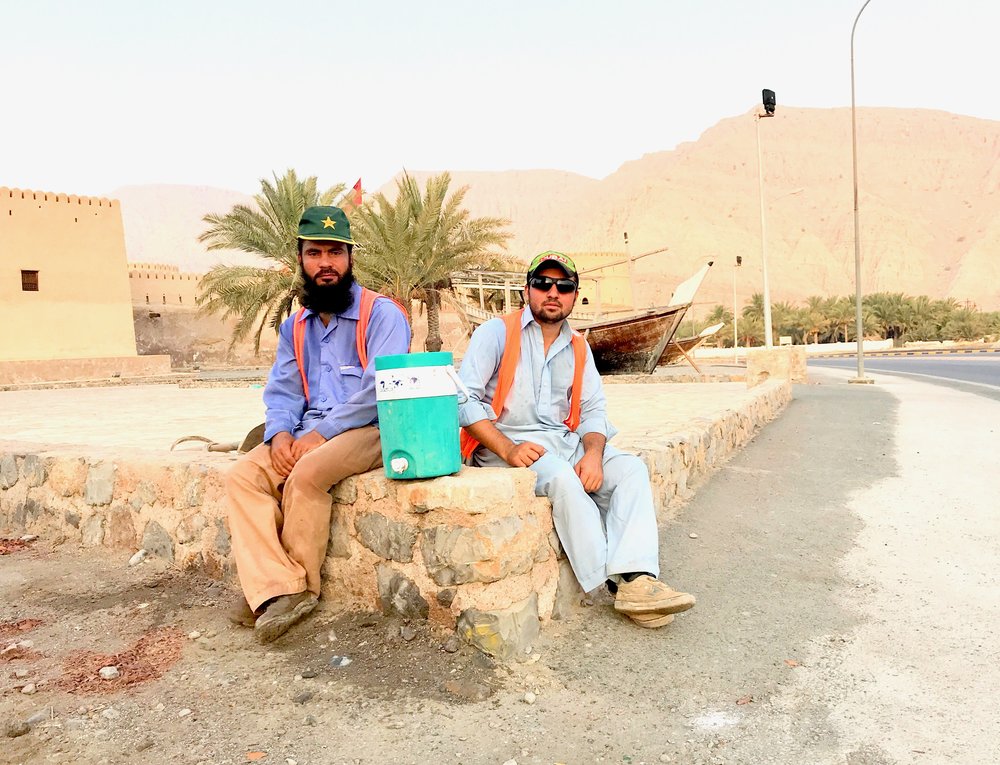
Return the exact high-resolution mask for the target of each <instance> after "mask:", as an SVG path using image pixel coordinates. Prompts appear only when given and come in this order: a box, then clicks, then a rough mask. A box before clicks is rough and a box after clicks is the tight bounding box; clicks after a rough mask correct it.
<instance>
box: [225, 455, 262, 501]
mask: <svg viewBox="0 0 1000 765" xmlns="http://www.w3.org/2000/svg"><path fill="white" fill-rule="evenodd" d="M263 472H264V471H263V470H262V469H261V467H260V465H257V464H256V463H255V462H253V461H252V460H250V459H247V457H246V455H244V456H242V457H240V458H239V459H238V460H237V461H236V464H235V465H233V466H232V468H230V469H229V471H228V472H227V473H226V479H225V487H226V493H231V492H232V490H233V489H237V490H239V489H251V488H257V487H258V485H259V483H260V478H261V475H262V474H263Z"/></svg>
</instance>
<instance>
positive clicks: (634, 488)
mask: <svg viewBox="0 0 1000 765" xmlns="http://www.w3.org/2000/svg"><path fill="white" fill-rule="evenodd" d="M582 457H583V444H582V443H581V444H580V446H579V447H577V450H576V452H575V453H574V454H573V456H572V457H571V458H570V459H569V460H565V459H562V458H561V457H557V456H555V455H554V454H552V453H546V454H544V455H543V456H542V457H541V458H540V459H539V460H538V461H536V462H535V464H533V465H532V466H531V470H533V471H534V472H535V474H536V476H537V479H536V481H535V494H536V495H537V496H539V497H548V498H549V500H550V501H551V502H552V520H553V522H554V523H555V527H556V533H557V534H558V535H559V542H560V543H561V544H562V546H563V549H564V550H565V551H566V556H567V557H568V558H569V562H570V565H571V566H572V567H573V573H574V574H576V578H577V581H578V582H579V583H580V586H581V587H582V588H583V589H584V591H586V592H590V591H591V590H593V589H595V588H597V587H598V586H600V585H601V584H603V583H604V581H605V580H606V579H608V578H609V577H611V576H613V575H615V574H625V573H629V572H631V571H645V572H648V573H650V574H652V575H653V576H659V574H660V564H659V538H658V536H657V528H656V509H655V508H654V507H653V494H652V491H651V490H650V487H649V473H648V472H647V471H646V465H645V464H644V463H643V461H642V460H640V459H639V458H638V457H636V456H635V455H632V454H627V453H626V452H622V451H619V450H618V449H615V448H614V447H613V446H610V445H608V446H605V447H604V482H603V483H602V484H601V487H600V488H599V489H598V490H597V491H595V492H594V493H592V494H588V493H587V492H586V491H584V489H583V484H582V483H580V479H579V477H578V476H577V475H576V473H575V472H574V470H573V466H574V465H576V463H577V462H579V461H580V459H581V458H582ZM475 464H477V465H480V466H482V467H506V466H507V463H506V462H504V461H503V460H502V459H500V458H499V457H498V456H497V455H495V454H493V453H492V452H490V451H488V450H486V449H479V450H478V451H477V452H476V454H475Z"/></svg>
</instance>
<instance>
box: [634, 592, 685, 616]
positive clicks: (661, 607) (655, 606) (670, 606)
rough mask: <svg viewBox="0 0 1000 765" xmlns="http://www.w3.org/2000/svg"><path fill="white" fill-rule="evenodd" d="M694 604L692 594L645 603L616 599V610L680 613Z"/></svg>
mask: <svg viewBox="0 0 1000 765" xmlns="http://www.w3.org/2000/svg"><path fill="white" fill-rule="evenodd" d="M694 604H695V600H694V598H692V597H691V596H690V595H684V596H682V597H674V598H667V599H666V600H661V601H653V602H648V601H647V602H644V603H636V602H634V601H628V600H622V601H620V600H618V599H616V600H615V611H621V612H622V613H626V614H679V613H681V611H687V610H688V609H689V608H693V607H694Z"/></svg>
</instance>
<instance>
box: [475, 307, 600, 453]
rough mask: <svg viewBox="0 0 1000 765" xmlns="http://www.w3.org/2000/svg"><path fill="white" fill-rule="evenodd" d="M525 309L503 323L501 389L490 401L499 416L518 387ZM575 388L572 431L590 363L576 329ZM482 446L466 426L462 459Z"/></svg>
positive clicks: (568, 423) (571, 406)
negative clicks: (522, 319)
mask: <svg viewBox="0 0 1000 765" xmlns="http://www.w3.org/2000/svg"><path fill="white" fill-rule="evenodd" d="M523 311H524V309H523V308H522V309H521V310H520V311H514V312H513V313H508V314H506V315H504V316H503V317H502V318H503V322H504V324H505V325H506V328H507V338H506V341H505V342H504V347H503V356H501V357H500V372H499V374H498V376H497V389H496V391H495V392H494V393H493V400H492V401H491V402H490V404H491V405H492V407H493V411H494V412H495V413H496V416H497V418H499V417H500V412H502V411H503V405H504V402H505V401H506V400H507V394H508V393H510V389H511V388H512V387H513V386H514V375H515V374H516V373H517V364H518V362H519V361H520V360H521V314H522V312H523ZM572 343H573V387H572V388H570V400H569V417H567V418H566V419H565V420H563V423H564V424H565V425H566V427H567V428H569V429H570V430H576V429H577V426H579V424H580V400H581V397H582V395H583V369H584V366H585V365H586V363H587V341H586V340H584V339H583V335H581V334H580V333H579V332H573V339H572ZM478 446H479V442H478V441H477V440H476V439H475V438H473V437H472V436H471V435H469V431H468V430H466V429H465V428H462V436H461V448H462V459H468V458H469V457H471V456H472V453H473V452H474V451H475V450H476V448H477V447H478Z"/></svg>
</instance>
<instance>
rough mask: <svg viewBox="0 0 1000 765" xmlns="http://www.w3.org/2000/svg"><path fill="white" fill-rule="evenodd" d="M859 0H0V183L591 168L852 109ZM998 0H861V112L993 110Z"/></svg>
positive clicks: (71, 186)
mask: <svg viewBox="0 0 1000 765" xmlns="http://www.w3.org/2000/svg"><path fill="white" fill-rule="evenodd" d="M862 2H863V0H768V1H767V2H765V1H764V0H760V1H759V2H755V1H754V0H716V1H714V2H713V1H712V0H648V1H637V2H629V1H628V0H622V1H621V2H613V1H612V0H606V1H605V2H585V1H583V0H580V1H578V2H556V1H554V0H552V1H546V0H536V1H535V2H491V3H487V2H474V1H473V0H464V1H462V0H449V1H447V2H434V1H433V0H424V2H419V1H417V0H410V1H404V0H379V2H371V3H369V2H364V0H354V1H353V2H331V1H329V0H328V1H327V2H322V3H319V2H295V1H294V0H291V1H290V2H282V3H276V2H273V1H270V2H263V1H260V2H258V1H257V0H241V1H240V2H236V1H233V0H224V1H221V0H220V1H216V0H169V2H163V3H157V4H155V5H154V3H152V2H137V1H136V0H127V1H126V0H122V1H121V2H116V1H112V0H108V1H106V2H104V1H102V0H91V1H90V2H86V3H83V2H69V1H65V2H56V1H55V0H31V1H30V2H29V1H27V0H25V1H24V2H18V1H17V0H0V51H2V55H3V62H4V63H3V76H2V77H0V99H2V100H0V104H2V108H0V185H6V186H12V187H19V188H32V189H37V190H47V191H62V192H70V193H77V194H90V195H102V194H107V193H109V192H111V191H112V190H113V189H115V188H117V187H119V186H123V185H128V184H144V183H180V184H195V185H208V186H219V187H225V188H232V189H236V190H239V191H243V192H248V193H249V192H253V191H255V190H256V189H257V188H258V183H257V179H258V178H260V177H262V176H267V175H269V174H270V173H271V172H272V171H278V172H279V173H280V172H283V171H284V170H285V169H286V168H288V167H294V168H295V169H296V170H298V171H299V173H300V174H308V175H318V176H319V178H320V181H321V183H322V184H324V185H332V184H334V183H337V182H346V183H348V184H352V183H353V182H354V181H355V180H356V179H357V178H358V177H359V176H361V177H363V179H364V185H365V187H366V188H375V187H376V186H378V185H380V184H381V183H383V182H385V181H386V180H388V179H389V178H390V177H391V176H392V175H393V174H395V173H396V172H397V171H398V170H400V169H401V168H402V167H404V166H405V167H407V168H409V169H411V170H440V169H452V170H506V169H513V168H557V169H563V170H571V171H575V172H578V173H582V174H585V175H589V176H593V177H597V178H600V177H603V176H605V175H608V174H609V173H612V172H613V171H614V170H615V169H616V168H617V167H618V166H619V165H620V164H622V163H623V162H625V161H627V160H629V159H634V158H636V157H639V156H641V155H642V154H644V153H647V152H652V151H661V150H664V149H672V148H673V147H675V146H676V145H677V144H678V143H680V142H683V141H689V140H695V139H697V138H698V136H699V135H700V134H701V133H702V132H703V131H704V130H706V129H707V128H709V127H711V126H712V125H714V124H715V123H716V122H718V121H719V120H721V119H724V118H726V117H731V116H734V115H737V114H742V113H744V112H746V111H748V110H749V109H750V108H751V107H752V106H753V104H754V103H756V102H758V101H759V99H760V90H761V88H764V87H767V88H771V89H772V90H775V91H776V92H777V96H778V104H779V109H780V107H781V105H783V104H784V105H791V106H810V107H844V106H849V105H850V33H851V24H852V23H853V21H854V17H855V15H856V14H857V12H858V9H859V8H860V7H861V4H862ZM998 29H1000V3H998V2H996V0H937V1H932V0H872V2H871V3H870V4H869V6H868V7H867V9H866V10H865V12H864V14H863V15H862V17H861V21H860V23H859V25H858V33H857V38H856V67H857V74H858V86H857V99H858V104H859V105H860V106H897V107H922V108H928V109H941V110H945V111H950V112H955V113H959V114H966V115H971V116H974V117H981V118H987V119H992V120H1000V83H998V82H997V80H998V74H1000V62H998V57H997V55H996V46H997V41H996V36H997V30H998Z"/></svg>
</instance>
